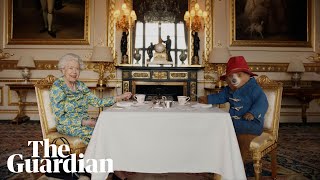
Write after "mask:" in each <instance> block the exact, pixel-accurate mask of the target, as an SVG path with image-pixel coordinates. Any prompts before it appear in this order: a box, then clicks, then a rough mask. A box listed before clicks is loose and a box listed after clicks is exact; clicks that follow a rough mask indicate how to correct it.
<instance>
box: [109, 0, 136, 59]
mask: <svg viewBox="0 0 320 180" xmlns="http://www.w3.org/2000/svg"><path fill="white" fill-rule="evenodd" d="M121 9H122V11H120V10H116V11H114V18H115V22H116V28H117V29H121V30H122V37H121V44H120V49H121V57H122V58H121V63H122V64H128V63H129V59H130V57H128V55H127V51H128V35H129V34H130V29H131V28H132V27H133V26H134V22H135V20H137V15H136V13H135V11H133V10H129V9H128V7H127V5H126V4H125V3H123V4H122V6H121ZM129 40H130V37H129ZM129 46H130V43H129ZM129 49H130V47H129ZM130 54H131V53H130V52H129V55H130Z"/></svg>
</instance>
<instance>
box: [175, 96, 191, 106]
mask: <svg viewBox="0 0 320 180" xmlns="http://www.w3.org/2000/svg"><path fill="white" fill-rule="evenodd" d="M188 101H190V97H189V96H178V103H179V104H180V105H185V104H186V103H187V102H188Z"/></svg>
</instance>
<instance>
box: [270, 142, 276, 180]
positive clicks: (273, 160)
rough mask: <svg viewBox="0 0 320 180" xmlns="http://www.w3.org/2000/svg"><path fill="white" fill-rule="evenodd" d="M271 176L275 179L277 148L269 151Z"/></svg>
mask: <svg viewBox="0 0 320 180" xmlns="http://www.w3.org/2000/svg"><path fill="white" fill-rule="evenodd" d="M271 172H272V174H271V177H272V179H277V148H275V149H273V150H272V151H271Z"/></svg>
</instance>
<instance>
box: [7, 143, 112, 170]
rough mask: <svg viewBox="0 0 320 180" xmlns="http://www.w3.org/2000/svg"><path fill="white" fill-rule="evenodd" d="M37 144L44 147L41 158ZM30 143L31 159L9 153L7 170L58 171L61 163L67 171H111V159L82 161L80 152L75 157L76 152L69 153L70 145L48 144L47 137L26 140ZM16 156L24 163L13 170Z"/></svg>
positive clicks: (18, 164)
mask: <svg viewBox="0 0 320 180" xmlns="http://www.w3.org/2000/svg"><path fill="white" fill-rule="evenodd" d="M39 144H40V145H41V146H43V148H44V156H43V158H40V156H39V146H38V145H39ZM30 145H32V146H33V149H32V156H31V159H25V160H24V159H23V155H22V154H13V155H11V156H10V157H9V158H8V160H7V167H8V169H9V171H11V172H13V173H21V172H23V171H24V170H25V172H27V173H38V172H41V173H45V172H48V173H59V165H60V164H62V165H63V170H64V171H65V172H67V173H75V172H79V173H84V172H88V173H99V172H113V160H112V159H99V160H96V159H87V160H86V161H84V159H83V157H84V155H83V154H82V153H80V154H79V158H78V159H77V155H76V154H70V147H69V146H68V145H66V144H63V145H60V146H59V147H58V148H57V146H56V145H55V144H49V139H44V141H28V146H30ZM50 148H51V152H50ZM49 152H50V153H49ZM66 154H67V155H66ZM16 156H18V157H19V158H20V160H24V163H17V166H18V169H17V170H15V168H14V166H13V162H14V158H15V157H16ZM58 157H59V158H58ZM70 161H71V166H70V165H68V164H70ZM31 163H32V164H33V166H32V165H31ZM39 165H40V166H39Z"/></svg>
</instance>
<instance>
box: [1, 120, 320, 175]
mask: <svg viewBox="0 0 320 180" xmlns="http://www.w3.org/2000/svg"><path fill="white" fill-rule="evenodd" d="M0 137H1V141H0V179H8V178H10V179H37V178H38V177H39V175H31V174H27V173H24V174H23V173H21V174H18V175H16V174H13V173H10V172H9V171H8V169H7V165H6V162H7V159H8V157H9V156H10V155H12V154H23V155H24V158H28V157H30V156H31V155H32V147H28V146H27V142H28V140H33V141H35V140H41V139H42V136H41V128H40V124H39V122H33V121H29V122H28V123H23V124H20V125H13V124H10V123H9V122H1V121H0ZM40 153H42V151H41V152H40ZM277 157H278V175H279V176H278V179H291V180H293V179H296V180H302V179H312V180H319V179H320V124H308V125H306V126H302V125H301V124H280V130H279V147H278V156H277ZM270 170H271V167H270V157H266V158H264V159H263V172H262V174H263V176H264V178H263V179H271V178H270V175H271V172H270ZM246 173H247V176H248V179H253V178H252V176H253V167H252V164H248V165H246ZM147 176H151V179H186V178H187V177H188V178H187V179H203V180H204V179H210V178H212V176H211V175H208V174H207V175H206V174H161V175H153V174H148V175H142V174H136V175H134V176H133V177H132V179H141V177H144V178H142V179H150V178H147ZM138 177H139V178H138ZM152 177H153V178H152ZM130 179H131V178H130Z"/></svg>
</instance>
